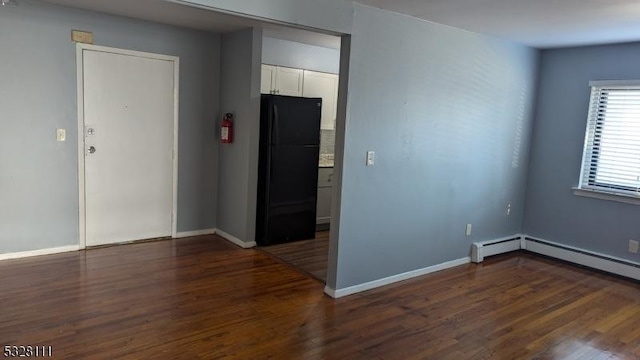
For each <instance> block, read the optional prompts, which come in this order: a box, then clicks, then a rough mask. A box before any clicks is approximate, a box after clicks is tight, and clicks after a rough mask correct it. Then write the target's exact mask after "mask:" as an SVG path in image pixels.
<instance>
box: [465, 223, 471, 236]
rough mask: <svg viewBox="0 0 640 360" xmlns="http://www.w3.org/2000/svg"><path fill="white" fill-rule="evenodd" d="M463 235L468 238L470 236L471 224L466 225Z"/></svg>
mask: <svg viewBox="0 0 640 360" xmlns="http://www.w3.org/2000/svg"><path fill="white" fill-rule="evenodd" d="M464 234H465V235H466V236H470V235H471V224H467V226H466V227H465V228H464Z"/></svg>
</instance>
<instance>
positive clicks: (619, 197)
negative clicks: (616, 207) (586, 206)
mask: <svg viewBox="0 0 640 360" xmlns="http://www.w3.org/2000/svg"><path fill="white" fill-rule="evenodd" d="M573 194H574V195H577V196H584V197H589V198H594V199H600V200H609V201H617V202H621V203H625V204H631V205H640V198H638V197H636V196H632V195H625V194H617V193H610V192H604V191H597V190H585V189H580V188H577V187H574V188H573Z"/></svg>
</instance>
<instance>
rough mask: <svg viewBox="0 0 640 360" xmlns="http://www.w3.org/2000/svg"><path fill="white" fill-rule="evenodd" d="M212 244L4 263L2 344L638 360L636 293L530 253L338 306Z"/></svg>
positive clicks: (177, 351) (259, 260)
mask: <svg viewBox="0 0 640 360" xmlns="http://www.w3.org/2000/svg"><path fill="white" fill-rule="evenodd" d="M322 291H323V286H322V284H320V283H319V282H317V281H315V280H312V279H310V278H308V277H306V276H304V275H303V274H302V273H300V272H298V271H295V270H293V269H291V268H290V267H288V266H285V265H283V264H281V263H279V262H277V261H275V260H274V259H272V258H270V257H269V256H267V255H265V254H263V253H261V252H260V251H257V250H242V249H239V248H236V247H235V246H233V245H231V244H229V243H227V242H226V241H224V240H222V239H220V238H218V237H216V236H202V237H197V238H189V239H181V240H170V241H158V242H151V243H142V244H133V245H124V246H116V247H109V248H102V249H95V250H89V251H82V252H72V253H66V254H58V255H50V256H42V257H37V258H30V259H21V260H8V261H2V262H0V346H2V347H3V346H4V345H14V344H16V345H51V346H52V347H53V358H56V359H221V358H229V359H637V358H639V357H640V286H639V285H638V283H637V282H632V281H628V280H624V279H619V278H616V277H611V276H608V275H604V274H601V273H597V272H592V271H589V270H586V269H582V268H578V267H573V266H571V265H567V264H564V263H559V262H556V261H553V260H550V259H546V258H541V257H537V256H534V255H530V254H527V253H512V254H507V255H501V256H497V257H493V258H489V259H487V260H486V261H485V263H483V264H481V265H475V264H469V265H464V266H459V267H456V268H453V269H449V270H445V271H441V272H438V273H434V274H430V275H426V276H423V277H420V278H416V279H412V280H409V281H405V282H402V283H397V284H394V285H391V286H388V287H384V288H379V289H376V290H372V291H369V292H365V293H362V294H356V295H353V296H349V297H346V298H342V299H338V300H333V299H331V298H329V297H327V296H325V295H323V293H322Z"/></svg>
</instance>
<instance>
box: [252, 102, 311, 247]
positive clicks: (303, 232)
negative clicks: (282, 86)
mask: <svg viewBox="0 0 640 360" xmlns="http://www.w3.org/2000/svg"><path fill="white" fill-rule="evenodd" d="M321 112H322V99H320V98H302V97H293V96H282V95H262V99H261V107H260V155H259V164H258V202H257V209H256V243H257V244H258V245H261V246H264V245H272V244H279V243H285V242H290V241H296V240H305V239H313V238H314V237H315V228H316V197H317V192H318V158H319V156H320V117H321Z"/></svg>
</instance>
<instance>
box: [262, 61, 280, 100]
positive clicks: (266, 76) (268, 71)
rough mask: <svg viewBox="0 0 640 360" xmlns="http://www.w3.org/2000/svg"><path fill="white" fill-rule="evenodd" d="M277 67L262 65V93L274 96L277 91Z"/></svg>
mask: <svg viewBox="0 0 640 360" xmlns="http://www.w3.org/2000/svg"><path fill="white" fill-rule="evenodd" d="M275 82H276V67H275V66H273V65H265V64H262V78H261V82H260V92H261V93H262V94H272V93H273V91H274V90H275V89H276V84H275Z"/></svg>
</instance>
